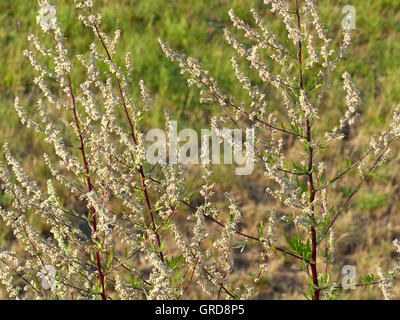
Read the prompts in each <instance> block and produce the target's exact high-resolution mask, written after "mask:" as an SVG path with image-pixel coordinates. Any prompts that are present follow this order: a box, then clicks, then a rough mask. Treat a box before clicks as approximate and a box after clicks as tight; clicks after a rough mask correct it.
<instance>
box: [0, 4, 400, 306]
mask: <svg viewBox="0 0 400 320" xmlns="http://www.w3.org/2000/svg"><path fill="white" fill-rule="evenodd" d="M264 2H265V3H266V4H267V5H270V6H271V8H272V12H273V13H275V14H277V15H278V16H279V17H280V18H281V19H282V21H283V24H284V26H285V27H286V30H287V36H288V39H289V41H288V42H287V43H286V42H283V41H281V40H280V39H279V38H278V37H277V35H276V34H275V33H274V32H273V31H272V30H271V29H270V28H269V27H268V26H267V25H266V24H265V21H264V20H263V18H262V17H261V15H260V14H259V13H258V12H257V11H256V10H254V9H252V10H251V12H252V14H253V17H254V21H255V27H252V26H250V25H249V24H247V23H246V22H244V21H243V20H242V19H240V18H239V17H237V16H236V15H235V13H234V12H233V11H230V12H229V15H230V18H231V20H232V22H233V26H234V27H235V28H236V29H238V30H240V31H242V32H243V33H244V36H245V38H246V41H247V42H246V43H251V46H250V47H247V46H246V45H244V44H242V43H241V42H240V41H239V40H237V39H236V37H235V36H234V35H233V34H232V33H231V32H230V31H228V30H225V36H226V39H227V41H228V43H229V44H230V45H231V46H232V47H233V48H234V49H235V50H236V51H237V54H238V57H234V58H232V66H233V69H234V72H235V74H236V77H237V79H238V81H239V82H240V83H242V84H243V89H244V90H245V91H246V92H248V95H249V97H250V99H251V103H250V105H246V104H244V103H240V102H238V101H237V99H235V98H234V97H233V96H231V95H228V94H226V93H225V92H223V90H222V89H221V88H220V87H219V85H218V83H217V81H216V80H215V79H214V78H213V77H212V76H211V74H210V72H208V71H207V70H205V69H203V67H202V65H201V63H200V62H199V61H198V60H196V59H194V58H191V57H187V56H185V55H184V54H180V53H178V52H176V51H174V50H172V49H171V48H170V47H169V46H168V44H167V43H165V42H163V41H162V40H160V44H161V47H162V50H163V51H164V53H165V54H166V56H167V57H169V58H170V59H171V60H173V61H175V62H177V63H178V64H179V67H180V68H181V70H182V73H183V74H187V75H188V77H189V79H188V83H189V85H190V86H196V87H198V88H200V89H201V95H202V98H201V102H204V103H212V104H217V105H218V106H219V107H220V109H221V111H222V113H223V115H221V116H219V117H214V118H213V119H212V124H211V125H212V128H213V130H214V131H215V132H216V133H217V134H218V135H219V136H220V137H221V139H222V140H227V141H228V142H230V143H234V142H233V141H232V139H230V137H228V136H227V135H226V132H227V131H226V130H224V126H233V127H234V128H237V129H241V128H242V126H247V127H251V128H255V129H256V130H257V133H258V135H257V136H256V140H255V142H254V143H253V144H252V143H249V142H247V147H249V148H250V147H251V148H253V149H254V153H252V154H254V155H255V157H256V159H257V161H258V163H259V164H261V165H262V167H263V170H264V172H265V176H266V178H267V179H268V181H269V183H268V186H267V187H266V191H267V192H268V193H270V194H271V195H272V196H273V197H275V198H276V199H278V200H279V201H280V202H281V204H282V205H283V206H285V207H286V208H288V212H290V213H288V214H286V215H285V216H283V217H281V219H279V220H278V219H277V215H276V213H275V212H274V210H271V215H270V217H269V219H268V223H267V226H264V222H263V221H262V220H261V221H260V224H259V226H258V234H257V235H249V234H245V233H243V232H241V231H240V223H241V222H242V221H243V220H245V219H246V215H245V214H242V213H241V209H240V207H239V205H238V203H237V202H236V200H235V198H234V196H233V195H231V194H228V193H227V194H225V198H226V202H227V210H226V211H227V213H228V214H227V215H226V216H227V218H226V221H224V222H222V218H221V216H223V214H221V211H222V210H223V209H220V208H218V207H217V206H216V205H215V204H214V203H213V195H214V194H215V192H216V191H215V184H214V183H213V182H212V178H213V174H212V173H213V172H212V167H211V164H210V163H209V161H202V172H203V176H202V178H203V185H202V186H201V188H200V191H199V192H198V193H199V195H200V196H201V199H202V200H201V203H199V204H197V205H195V204H193V203H192V201H191V197H190V194H189V191H188V190H187V187H186V182H185V172H186V168H185V167H184V166H183V165H182V164H181V163H180V162H179V161H178V162H177V163H172V164H171V163H169V164H167V163H166V162H163V161H160V162H158V163H157V164H155V165H154V166H151V167H150V166H149V165H148V163H147V162H146V157H145V154H146V148H145V138H144V134H143V132H142V131H141V119H142V118H143V116H144V115H145V114H146V112H148V111H149V110H151V105H152V99H151V97H150V94H149V91H148V90H147V88H146V86H145V84H144V82H143V81H139V82H138V83H137V86H138V88H139V91H140V95H141V99H140V101H134V92H133V91H132V89H131V87H132V86H133V85H135V84H136V83H135V82H136V81H135V80H134V77H133V66H132V63H131V61H130V53H127V54H126V56H125V63H124V64H122V65H119V64H118V63H117V62H116V59H115V56H116V55H117V50H116V48H117V44H118V42H119V40H120V36H121V33H120V31H116V32H115V35H114V36H113V37H110V36H109V35H107V34H106V33H105V32H104V31H102V29H101V21H102V16H101V14H99V13H97V12H96V11H95V8H94V1H92V0H86V1H75V5H76V8H77V9H78V10H80V12H81V13H80V15H79V19H80V20H81V21H82V23H83V24H84V25H85V26H86V27H87V28H88V29H89V30H90V31H91V33H92V34H93V38H94V42H93V43H92V44H91V45H90V53H89V55H88V56H85V55H79V54H78V55H77V56H76V58H77V59H78V60H79V61H80V63H82V65H83V66H84V67H85V68H86V73H87V74H86V79H85V81H84V82H82V83H81V84H79V86H74V85H73V82H72V80H71V78H72V72H73V70H74V66H73V64H72V62H71V57H70V54H69V52H68V50H67V48H66V40H65V39H64V34H63V31H62V28H61V24H60V23H59V22H58V21H57V19H56V16H55V15H56V10H55V7H54V4H53V3H52V1H50V0H38V4H39V7H40V11H39V12H40V13H39V16H38V19H37V21H38V23H39V24H40V25H41V27H42V30H43V33H44V35H45V36H47V37H49V38H50V39H52V43H53V45H52V47H51V48H46V47H45V46H44V45H43V44H42V43H41V41H40V39H39V38H38V37H37V36H34V35H31V36H30V37H29V40H30V41H31V42H32V43H33V45H34V46H35V48H36V50H37V52H39V53H40V54H41V55H42V56H44V57H45V58H47V59H49V60H51V61H52V63H51V64H49V65H48V66H46V65H44V64H42V63H41V62H40V61H39V60H40V59H39V58H38V56H37V55H36V54H34V53H33V52H32V51H29V50H26V51H25V55H26V56H27V57H28V59H29V60H30V62H31V64H32V66H33V67H34V69H35V70H36V72H37V73H38V75H37V76H36V78H35V80H34V82H35V84H36V85H37V86H38V87H39V89H40V90H41V92H42V94H43V98H42V99H39V100H38V101H37V103H36V106H35V107H36V110H37V115H38V116H39V118H40V119H35V116H34V117H29V116H28V112H27V111H26V109H25V108H24V107H23V106H21V103H20V101H19V99H18V98H17V99H16V101H15V108H16V110H17V112H18V115H19V117H20V118H21V122H22V123H23V124H25V125H26V126H27V127H28V128H33V129H34V130H36V131H37V132H38V133H39V134H41V135H42V136H43V137H44V140H45V141H46V142H47V143H49V144H51V145H52V147H53V150H54V154H53V155H50V154H45V155H44V161H45V162H46V165H47V166H48V168H49V169H50V171H51V174H52V179H49V180H48V181H47V190H44V188H42V186H41V185H40V184H39V183H37V182H35V181H34V180H32V179H31V178H30V177H29V175H28V174H27V173H26V172H25V171H24V169H23V168H22V166H21V165H20V164H19V162H18V161H17V159H16V158H15V157H14V156H13V154H12V153H11V151H10V148H9V146H8V145H7V144H6V145H4V147H3V154H4V161H3V162H2V163H1V165H0V183H1V189H2V190H4V192H5V193H6V194H7V195H8V196H10V197H11V198H12V203H11V205H10V206H9V208H5V207H4V208H0V216H1V218H2V219H3V221H4V222H5V224H6V225H7V226H9V227H10V228H12V230H13V232H14V234H15V236H16V238H17V239H18V241H20V243H21V244H22V246H23V248H24V249H25V250H26V256H24V257H23V258H22V259H20V258H19V257H18V256H17V253H16V252H14V251H12V250H10V249H8V248H7V249H6V248H1V250H0V270H1V272H0V281H1V282H2V283H3V284H4V285H5V286H6V289H7V291H8V294H9V296H10V297H17V298H32V297H36V298H51V299H56V298H57V299H68V298H71V299H98V298H100V299H103V300H106V299H114V298H115V299H116V298H121V299H138V298H147V299H179V298H181V297H183V296H185V295H186V294H188V292H189V291H190V289H191V288H193V287H194V285H195V284H197V285H199V287H200V288H201V289H202V291H203V292H204V294H206V295H209V296H210V297H217V298H218V299H219V298H221V297H223V298H228V299H249V298H251V297H252V296H253V295H254V294H255V292H256V289H257V285H258V284H259V282H260V279H261V277H262V276H263V274H264V273H265V271H266V270H267V267H268V263H269V261H270V260H271V258H272V257H273V254H274V252H277V253H281V254H284V255H288V256H289V257H291V258H293V259H294V260H295V261H296V262H299V264H300V266H301V267H302V268H303V270H304V272H305V275H306V276H307V277H309V284H310V285H309V291H308V292H306V293H305V296H306V297H307V298H309V299H314V300H319V299H320V298H331V297H333V296H335V294H336V292H337V291H338V290H339V289H343V286H340V284H338V283H336V282H334V281H331V279H330V276H329V272H328V265H329V264H333V263H334V262H335V259H334V248H335V234H334V229H333V227H334V225H335V222H336V221H337V219H338V218H340V216H342V215H343V214H344V212H345V211H346V210H347V209H348V207H349V205H350V203H351V201H352V199H353V197H354V196H355V195H356V194H357V193H358V192H359V191H360V189H361V187H362V186H363V185H364V184H365V183H366V180H367V178H368V177H369V176H370V175H371V173H372V172H373V171H374V170H376V169H377V168H378V167H379V166H380V165H382V163H383V162H384V161H385V160H386V159H387V158H388V157H389V155H390V145H391V144H392V143H393V141H395V140H396V139H398V138H399V137H400V107H397V108H396V109H395V112H394V116H393V120H392V122H391V124H390V125H389V127H388V128H387V129H386V130H382V132H381V133H380V134H379V135H376V136H374V137H373V138H372V139H371V142H370V145H369V146H368V147H367V149H366V151H365V152H364V154H363V155H362V156H361V157H360V158H359V159H357V160H354V161H351V162H348V163H346V164H345V169H338V170H337V171H336V172H334V174H333V175H332V176H330V175H328V173H329V172H328V171H327V168H326V166H325V165H324V163H323V162H322V160H321V158H320V154H321V153H322V152H323V151H324V150H325V149H326V148H331V147H332V145H333V143H334V142H339V141H341V140H343V138H344V137H345V136H346V131H348V130H349V128H351V127H352V126H354V124H355V122H356V120H357V118H358V116H359V115H358V113H357V108H358V107H359V106H360V104H361V103H362V101H361V99H360V94H359V92H358V90H357V89H356V87H355V85H354V84H353V82H352V79H351V76H350V74H348V73H344V74H343V88H344V92H345V103H346V106H347V111H346V112H345V114H344V115H343V116H342V117H341V118H340V119H339V121H338V125H336V126H334V127H333V128H330V129H329V130H328V131H326V132H322V133H321V132H319V131H318V130H316V129H317V128H318V123H319V120H320V118H322V117H323V116H324V113H323V106H324V99H325V98H326V92H327V89H328V88H329V76H331V75H332V74H333V72H334V71H335V69H336V68H337V64H338V63H339V62H340V61H341V60H343V58H345V56H346V55H347V53H348V48H349V46H350V44H351V30H350V29H345V30H344V36H343V41H342V43H341V45H340V47H339V48H338V49H337V50H335V48H334V45H333V41H332V39H331V38H329V36H328V33H327V31H326V30H325V27H324V26H323V24H322V22H321V21H320V16H319V12H318V7H317V4H316V1H313V0H303V1H300V0H294V1H288V0H265V1H264ZM49 8H50V9H49ZM46 14H48V15H50V17H49V16H48V15H46ZM284 43H286V44H284ZM241 58H243V59H244V60H246V61H247V62H248V64H249V65H250V67H251V69H253V70H256V72H257V74H258V76H259V78H260V80H261V82H262V85H254V84H253V83H252V81H251V80H250V78H249V76H247V75H246V74H245V72H244V71H243V70H242V69H241V67H240V65H241V63H240V59H241ZM271 63H274V64H276V65H277V66H279V68H280V71H279V72H278V73H275V72H273V71H271V68H270V67H269V64H271ZM270 87H271V88H274V89H276V90H277V92H278V93H279V94H280V95H281V101H282V105H283V106H284V108H282V110H281V109H274V108H272V107H271V106H269V104H268V102H267V93H266V92H267V88H268V89H269V88H270ZM56 88H59V89H60V90H58V91H57V90H56ZM54 108H55V109H54ZM54 110H57V112H58V113H59V114H62V115H63V116H64V115H65V119H68V120H65V119H64V118H63V119H59V118H58V117H56V116H55V115H54ZM166 118H167V119H166V120H167V123H171V122H170V116H169V114H168V113H166ZM288 137H290V139H291V141H292V143H293V144H294V145H295V146H296V148H297V149H296V150H297V151H298V152H297V153H296V154H297V157H295V158H292V157H290V156H289V155H288V154H287V152H286V151H287V150H286V146H287V144H288V143H289V142H288V140H289V139H288ZM169 147H171V146H169ZM205 150H206V148H205ZM201 157H202V159H206V158H207V154H205V153H204V154H202V156H201ZM369 158H371V159H372V161H371V163H369V161H368V159H369ZM356 168H357V169H358V170H359V172H360V176H361V177H360V180H359V181H358V182H357V184H356V185H355V187H353V188H350V189H346V190H347V191H346V197H345V199H344V201H343V202H342V203H339V204H336V203H333V204H331V202H330V201H328V200H329V198H328V190H330V189H331V188H332V186H334V184H335V183H337V182H338V181H340V180H341V179H342V178H343V177H344V176H345V175H346V174H348V173H349V172H351V171H353V170H354V169H356ZM60 190H66V191H67V192H68V193H70V195H71V197H75V198H76V199H77V201H78V202H79V203H81V204H84V205H85V207H86V208H85V209H87V210H77V209H76V208H75V206H74V205H72V204H69V203H64V201H63V200H62V198H61V197H60ZM184 210H188V211H189V212H190V214H189V215H188V220H189V223H188V224H184V226H183V227H182V225H180V224H179V223H177V222H176V216H177V213H178V212H179V211H184ZM28 214H35V215H37V216H39V217H40V218H41V219H43V220H44V221H45V222H46V223H47V224H48V225H49V226H50V235H49V236H47V237H46V236H44V235H42V234H41V233H40V231H39V230H37V229H36V228H35V227H34V225H33V224H32V223H31V222H30V221H29V219H28ZM282 223H284V224H288V225H289V226H293V227H294V229H295V234H294V235H291V234H285V237H286V240H287V246H288V248H287V249H285V248H284V247H283V246H281V245H280V244H279V243H278V242H279V240H278V238H279V234H280V233H279V232H280V231H281V230H283V228H281V224H282ZM189 225H190V226H191V228H190V229H189V228H188V227H187V226H189ZM183 228H184V229H183ZM216 228H217V229H216ZM188 229H189V230H188ZM216 230H218V231H219V233H218V232H215V231H216ZM282 233H284V231H282ZM236 237H240V238H241V239H242V240H241V241H240V242H239V243H238V244H237V243H235V240H236ZM253 244H254V247H255V248H256V250H258V252H259V264H258V266H257V272H256V273H254V274H253V275H252V278H251V281H250V282H248V283H246V284H245V285H243V286H241V285H240V284H236V283H230V282H229V275H230V274H231V273H232V270H233V267H234V256H233V249H234V247H236V248H239V249H241V250H243V249H244V247H245V246H247V245H248V246H250V245H253ZM394 245H395V246H396V247H397V250H398V252H399V253H400V245H399V242H398V241H395V242H394ZM143 265H144V266H143ZM322 265H323V266H324V272H321V266H322ZM399 272H400V266H397V267H395V268H393V270H391V271H389V272H388V273H383V271H381V270H380V271H379V272H378V273H379V276H380V279H375V277H373V276H370V277H369V278H368V279H365V280H364V282H363V283H360V284H354V285H356V286H357V285H358V286H366V285H379V286H380V287H381V288H382V289H383V292H384V295H385V298H389V297H390V291H391V288H392V284H393V282H394V280H395V277H396V276H397V275H398V273H399ZM41 281H42V282H41ZM43 283H44V284H43ZM21 284H23V285H21ZM193 294H195V293H193Z"/></svg>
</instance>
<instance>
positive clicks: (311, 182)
mask: <svg viewBox="0 0 400 320" xmlns="http://www.w3.org/2000/svg"><path fill="white" fill-rule="evenodd" d="M296 17H297V26H298V29H299V32H300V33H301V17H300V11H299V0H296ZM302 49H303V44H302V42H301V40H299V42H298V46H297V51H298V62H299V82H300V90H304V83H303V61H302V59H303V57H302ZM306 132H307V142H308V191H309V194H310V198H309V201H310V205H311V211H312V217H314V205H313V203H314V199H315V188H314V180H313V173H312V171H313V170H312V169H313V155H314V148H313V147H312V143H311V142H312V136H311V124H310V120H309V119H307V120H306ZM310 233H311V262H310V267H311V273H312V280H313V285H314V296H313V300H319V293H320V290H319V289H317V288H318V272H317V236H316V231H315V227H314V226H311V230H310Z"/></svg>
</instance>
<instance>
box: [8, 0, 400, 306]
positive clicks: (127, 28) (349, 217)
mask: <svg viewBox="0 0 400 320" xmlns="http://www.w3.org/2000/svg"><path fill="white" fill-rule="evenodd" d="M55 2H56V3H57V5H58V7H57V15H58V19H59V20H60V21H61V22H62V24H63V26H64V30H65V34H66V38H67V40H66V43H67V44H68V46H69V48H70V53H71V54H78V53H84V52H85V51H84V50H85V49H86V48H87V47H88V45H89V44H90V43H91V41H93V39H91V38H90V36H89V33H88V32H87V30H85V29H84V27H83V26H81V24H80V23H77V13H76V12H75V10H74V8H73V6H72V4H71V1H67V0H59V1H55ZM32 3H33V2H32V1H26V0H2V1H1V2H0V51H1V54H0V96H1V99H0V144H3V143H5V142H9V143H10V146H11V149H12V151H13V152H14V153H16V155H17V158H18V159H20V160H21V161H22V162H23V164H24V166H25V168H26V169H27V170H28V172H29V173H30V175H31V176H34V177H36V179H37V180H43V179H44V178H48V177H49V172H48V171H47V169H46V168H45V167H44V165H43V163H42V159H41V154H42V153H43V151H44V150H47V148H48V146H46V145H44V144H43V143H42V140H41V139H40V138H39V137H38V136H37V135H35V134H33V132H32V131H30V130H25V129H23V127H22V125H21V124H20V123H19V121H18V118H17V115H16V112H15V110H14V108H13V100H14V98H15V96H16V95H19V96H20V97H21V99H22V101H23V102H24V103H25V104H28V105H29V104H32V103H33V102H34V101H35V99H36V97H37V95H38V92H37V90H36V89H35V88H34V87H33V86H32V80H33V76H34V74H33V72H32V69H31V67H30V64H29V61H28V60H27V59H26V58H25V57H23V55H22V51H23V50H24V49H26V48H28V47H29V43H28V41H27V36H28V35H29V34H30V33H35V34H38V33H39V26H38V25H37V24H36V23H35V16H36V10H35V6H34V5H32ZM98 3H99V7H100V8H101V9H100V11H101V12H102V13H103V14H104V29H105V30H106V31H109V32H113V31H114V30H115V29H117V28H118V29H121V31H122V41H121V45H120V47H119V50H120V52H126V51H131V52H132V57H133V62H134V66H135V68H136V77H137V79H138V80H139V79H143V80H144V81H145V82H146V84H147V85H148V87H149V88H150V90H151V93H152V96H153V98H154V109H153V111H152V112H151V114H150V116H149V117H148V118H147V119H146V123H147V125H148V126H149V127H162V126H163V121H164V117H163V112H164V110H165V109H166V108H168V109H170V110H171V113H172V115H173V117H174V118H175V119H179V121H180V122H179V126H180V127H181V128H184V127H192V128H196V129H200V128H204V127H208V124H207V123H206V121H207V119H209V116H210V115H211V114H216V113H218V112H219V111H218V109H217V107H213V106H205V105H201V104H200V103H199V94H198V92H197V90H194V89H188V88H187V84H186V81H185V80H184V79H183V78H182V77H181V76H180V75H179V70H178V68H177V67H176V66H175V65H174V64H172V63H171V62H170V61H169V60H167V59H166V58H165V57H164V56H163V54H162V52H161V49H160V47H159V45H158V42H157V38H161V39H163V40H165V41H168V42H169V44H170V45H171V47H173V48H175V49H178V50H181V51H185V52H186V53H187V54H188V55H190V56H192V57H195V58H199V59H200V60H201V61H202V63H203V65H204V67H205V68H207V69H208V70H210V71H211V73H212V74H213V76H214V77H215V78H216V79H217V80H218V82H219V83H220V85H221V86H222V88H223V89H224V90H225V91H226V92H229V93H231V94H233V95H235V96H236V97H237V98H238V99H239V100H241V101H246V99H247V98H246V93H244V92H243V91H242V89H241V85H240V84H239V83H238V82H237V81H236V78H235V76H234V73H233V71H232V67H231V62H230V57H231V56H232V55H233V53H234V52H233V50H232V49H231V48H230V47H229V46H228V45H227V43H226V41H225V39H224V36H223V28H224V27H230V21H229V17H228V13H227V12H228V10H229V9H230V8H234V9H235V12H236V14H237V15H238V16H240V17H243V18H244V19H246V20H249V21H250V14H249V9H250V8H251V7H256V8H258V10H259V12H261V13H262V14H263V15H264V16H265V17H267V18H266V21H267V22H268V23H270V25H271V26H272V27H273V28H274V29H275V30H277V31H278V33H279V32H283V30H282V28H281V24H280V21H279V19H277V18H276V17H274V16H272V15H271V14H270V13H269V12H268V8H267V7H266V6H265V5H263V1H261V0H258V1H256V0H232V1H228V0H204V1H198V0H196V1H195V0H146V1H144V0H120V1H112V0H103V1H98ZM318 3H319V5H320V9H321V15H322V17H323V21H325V23H326V26H327V27H328V28H329V30H330V34H331V35H337V34H338V33H340V31H341V21H342V18H343V15H342V13H341V9H342V7H343V6H345V5H348V4H351V5H353V6H355V7H356V10H357V11H356V14H357V28H356V30H355V32H354V37H353V46H352V49H351V50H350V54H349V57H348V58H347V59H346V60H345V61H344V62H343V63H342V64H341V65H340V67H339V69H338V70H337V72H336V74H335V77H334V78H332V81H331V84H332V88H331V89H330V92H329V96H328V99H326V100H325V104H324V105H323V106H322V111H321V114H322V123H323V124H322V126H323V127H325V128H329V127H330V126H331V124H332V121H334V120H337V119H338V118H339V117H340V114H341V112H342V111H343V110H344V109H345V105H344V98H343V94H342V82H341V73H342V72H343V71H344V70H346V71H348V72H349V73H350V74H352V76H353V79H354V81H355V83H356V84H357V86H358V88H359V90H360V92H361V95H362V99H363V106H362V109H361V115H362V118H361V121H360V123H359V124H358V127H357V130H356V131H357V132H351V133H350V134H349V138H348V140H347V141H346V142H347V143H348V147H346V148H341V147H340V145H338V146H337V148H336V150H333V151H331V152H327V153H326V154H325V155H324V157H325V158H326V160H327V162H328V163H329V165H331V166H332V167H334V166H335V165H337V164H340V163H342V162H343V160H344V158H352V157H353V156H354V155H356V154H357V148H358V147H359V146H360V145H361V146H362V145H364V144H365V143H368V141H369V136H370V135H371V134H373V133H378V132H379V131H380V130H381V129H382V128H384V126H385V124H387V123H388V122H389V121H390V117H389V115H390V114H391V112H392V110H393V108H394V107H395V105H396V104H398V103H399V102H400V81H399V74H400V23H399V22H400V2H399V1H397V0H362V1H348V0H340V1H328V0H321V1H318ZM338 39H339V38H338ZM82 50H83V51H82ZM122 58H123V55H122V54H121V56H120V57H118V58H117V59H122ZM74 62H76V61H74ZM82 74H83V73H82V67H81V66H79V63H76V69H75V71H74V77H73V78H74V84H77V83H78V82H80V81H81V80H82ZM268 94H269V96H270V105H271V106H279V101H278V100H277V98H276V96H275V95H274V94H273V93H272V92H271V93H268ZM349 146H350V147H349ZM399 150H400V148H399V146H397V147H395V148H393V158H392V160H391V161H390V163H389V164H388V165H386V166H385V167H384V168H382V169H380V170H379V171H378V173H377V174H376V177H375V178H376V179H375V180H374V182H373V183H372V182H371V183H369V184H368V185H367V187H366V189H367V192H366V193H364V195H363V196H360V197H358V198H356V203H355V205H354V206H353V208H352V209H351V210H350V211H349V212H348V213H346V214H345V215H344V216H343V217H342V218H341V220H340V221H339V223H338V225H337V235H338V242H337V250H338V252H337V259H338V262H337V269H335V270H332V272H333V274H334V276H335V277H337V278H339V277H340V269H341V267H342V266H343V265H345V264H352V265H355V266H357V272H359V274H357V276H358V275H359V276H360V277H361V275H363V274H367V273H371V272H374V273H375V272H376V269H377V267H378V266H382V267H389V265H391V264H392V263H393V261H394V260H393V259H394V257H395V255H394V248H393V246H392V245H391V241H392V240H393V239H395V238H399V237H400V212H399V209H400V207H399V204H398V203H399V199H400V187H399V186H400V184H399V182H400V180H399V174H398V173H399V165H400V156H399V153H398V151H399ZM216 180H217V182H219V187H218V188H219V190H220V191H221V192H223V191H228V190H229V191H232V192H233V193H234V194H237V195H238V199H239V201H240V204H241V205H242V207H243V212H244V213H245V215H246V217H248V219H253V218H254V219H258V218H259V215H260V214H262V213H263V212H266V211H267V209H268V208H269V207H271V206H276V204H275V203H274V202H273V201H272V200H271V199H270V197H269V196H267V194H266V193H265V192H264V191H263V190H264V189H265V185H266V181H265V178H264V177H263V176H262V174H260V171H256V172H255V174H254V175H252V176H251V177H244V178H239V177H236V178H234V179H227V176H226V173H225V171H224V170H223V169H221V170H219V171H218V172H217V174H216ZM249 180H250V181H249ZM44 181H45V180H44ZM346 182H349V183H351V177H349V178H348V180H346ZM197 183H198V182H197V181H193V185H195V184H197ZM337 197H341V192H340V190H338V192H337ZM1 199H2V198H1V195H0V200H1ZM278 210H283V209H282V208H279V207H278ZM245 228H246V229H247V230H248V231H249V232H253V233H254V230H255V226H254V225H253V224H252V223H251V222H249V221H245ZM0 232H1V234H0V246H2V245H4V244H5V243H6V242H9V241H12V236H11V233H10V232H9V231H7V230H5V229H2V228H1V227H0ZM288 259H289V258H287V257H282V256H277V257H276V259H275V260H274V261H273V262H272V264H271V265H270V272H268V273H267V275H266V277H265V278H264V279H263V283H262V284H263V289H262V290H261V291H260V293H259V295H258V298H268V299H277V298H302V292H301V288H302V286H303V285H304V284H305V282H304V281H303V280H304V279H303V278H304V277H303V276H299V274H300V270H297V269H296V268H293V267H292V266H291V265H292V264H291V263H289V261H288ZM249 261H251V258H250V260H249ZM246 263H247V264H250V263H251V262H246V261H244V262H243V264H246ZM241 275H242V274H241V273H238V274H237V276H238V277H239V276H241ZM398 288H399V286H397V296H396V297H397V298H400V293H399V290H398ZM341 298H343V299H347V298H364V299H366V298H368V299H375V298H377V299H380V298H381V294H380V291H379V289H366V290H362V289H357V290H352V291H350V292H348V293H346V294H345V295H343V296H341Z"/></svg>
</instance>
